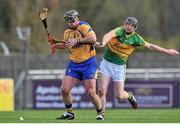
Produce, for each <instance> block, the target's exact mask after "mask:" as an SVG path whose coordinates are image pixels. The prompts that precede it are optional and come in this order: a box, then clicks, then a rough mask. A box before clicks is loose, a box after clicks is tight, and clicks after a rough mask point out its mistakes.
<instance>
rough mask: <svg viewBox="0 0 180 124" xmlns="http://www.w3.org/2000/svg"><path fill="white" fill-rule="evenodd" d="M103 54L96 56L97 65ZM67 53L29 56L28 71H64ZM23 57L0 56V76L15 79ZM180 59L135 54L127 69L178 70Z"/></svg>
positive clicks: (160, 55)
mask: <svg viewBox="0 0 180 124" xmlns="http://www.w3.org/2000/svg"><path fill="white" fill-rule="evenodd" d="M102 57H103V54H100V53H99V54H98V55H97V61H98V63H99V62H100V60H101V59H102ZM68 61H69V60H68V54H67V53H57V54H54V55H51V54H48V55H47V54H30V55H29V69H50V70H53V69H65V68H66V65H67V63H68ZM22 65H23V57H22V56H21V54H12V55H10V56H4V55H0V76H1V77H11V78H14V79H17V77H18V76H19V72H20V71H21V70H22ZM179 67H180V57H178V56H177V57H172V56H168V55H166V54H162V53H157V52H146V53H143V52H140V53H139V52H137V53H135V54H133V55H131V56H130V58H129V60H128V66H127V68H179Z"/></svg>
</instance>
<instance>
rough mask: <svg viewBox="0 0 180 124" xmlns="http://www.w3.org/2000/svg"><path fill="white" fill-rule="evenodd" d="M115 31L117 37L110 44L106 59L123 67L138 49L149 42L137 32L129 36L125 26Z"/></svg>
mask: <svg viewBox="0 0 180 124" xmlns="http://www.w3.org/2000/svg"><path fill="white" fill-rule="evenodd" d="M114 31H115V33H116V37H115V38H112V39H111V40H110V41H109V42H108V47H107V49H106V51H105V55H104V59H106V60H107V61H109V62H112V63H114V64H118V65H123V64H125V63H126V62H127V60H128V57H129V55H130V54H131V53H132V52H133V51H134V49H135V48H136V47H138V46H144V45H145V43H147V42H146V41H144V39H143V38H142V37H141V36H139V35H138V34H137V33H136V32H133V33H132V34H131V35H130V36H127V35H126V34H125V31H124V27H123V26H121V27H118V28H116V29H114Z"/></svg>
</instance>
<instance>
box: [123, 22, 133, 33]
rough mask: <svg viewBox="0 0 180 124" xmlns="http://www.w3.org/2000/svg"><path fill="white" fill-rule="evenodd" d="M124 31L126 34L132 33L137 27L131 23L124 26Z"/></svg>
mask: <svg viewBox="0 0 180 124" xmlns="http://www.w3.org/2000/svg"><path fill="white" fill-rule="evenodd" d="M124 30H125V32H126V33H132V32H133V31H134V30H135V26H134V25H132V24H130V23H126V24H125V25H124Z"/></svg>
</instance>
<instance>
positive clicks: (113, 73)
mask: <svg viewBox="0 0 180 124" xmlns="http://www.w3.org/2000/svg"><path fill="white" fill-rule="evenodd" d="M99 72H100V73H102V74H104V75H106V76H108V77H110V78H111V80H112V81H123V82H124V81H125V77H126V65H117V64H114V63H111V62H108V61H107V60H105V59H103V60H102V61H101V62H100V69H99Z"/></svg>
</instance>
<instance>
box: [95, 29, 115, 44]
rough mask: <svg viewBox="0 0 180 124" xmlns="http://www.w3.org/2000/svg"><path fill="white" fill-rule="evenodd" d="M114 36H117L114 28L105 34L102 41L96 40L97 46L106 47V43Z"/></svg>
mask: <svg viewBox="0 0 180 124" xmlns="http://www.w3.org/2000/svg"><path fill="white" fill-rule="evenodd" d="M114 37H116V33H115V31H114V30H112V31H110V32H108V33H107V34H105V35H104V37H103V41H102V43H100V42H96V43H95V47H104V46H106V44H107V43H108V42H109V41H110V40H111V39H112V38H114Z"/></svg>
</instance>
